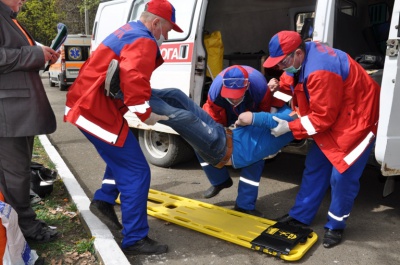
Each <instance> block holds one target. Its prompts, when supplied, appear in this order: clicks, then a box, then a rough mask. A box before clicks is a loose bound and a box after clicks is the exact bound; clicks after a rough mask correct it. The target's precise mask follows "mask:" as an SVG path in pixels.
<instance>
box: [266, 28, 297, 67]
mask: <svg viewBox="0 0 400 265" xmlns="http://www.w3.org/2000/svg"><path fill="white" fill-rule="evenodd" d="M301 42H302V40H301V36H300V34H299V33H297V32H296V31H287V30H286V31H285V30H284V31H280V32H278V33H277V34H275V35H274V36H273V37H272V38H271V40H270V42H269V57H268V58H267V60H265V62H264V64H263V66H264V67H265V68H271V67H274V66H275V65H276V64H278V63H279V62H280V61H282V60H283V58H285V56H286V55H288V54H291V53H292V52H294V51H295V50H296V49H297V48H298V47H299V46H300V44H301Z"/></svg>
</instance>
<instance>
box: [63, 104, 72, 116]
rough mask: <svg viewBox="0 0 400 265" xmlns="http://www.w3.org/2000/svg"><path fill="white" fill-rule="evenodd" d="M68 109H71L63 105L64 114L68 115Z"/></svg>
mask: <svg viewBox="0 0 400 265" xmlns="http://www.w3.org/2000/svg"><path fill="white" fill-rule="evenodd" d="M70 110H71V108H70V107H68V106H65V110H64V115H65V116H67V115H68V112H69V111H70Z"/></svg>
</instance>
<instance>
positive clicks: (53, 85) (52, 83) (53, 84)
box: [49, 74, 56, 87]
mask: <svg viewBox="0 0 400 265" xmlns="http://www.w3.org/2000/svg"><path fill="white" fill-rule="evenodd" d="M49 85H50V87H55V86H56V84H55V83H54V82H53V81H51V78H50V74H49Z"/></svg>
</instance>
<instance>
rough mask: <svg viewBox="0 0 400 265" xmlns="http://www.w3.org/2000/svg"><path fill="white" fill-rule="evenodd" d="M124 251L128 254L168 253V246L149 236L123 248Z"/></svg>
mask: <svg viewBox="0 0 400 265" xmlns="http://www.w3.org/2000/svg"><path fill="white" fill-rule="evenodd" d="M122 251H123V252H124V253H125V254H126V255H141V254H143V255H152V254H163V253H167V251H168V246H167V245H161V244H159V243H158V242H157V241H155V240H153V239H150V238H149V237H148V236H146V237H145V238H143V239H141V240H139V241H137V242H136V243H135V244H133V245H132V246H130V247H127V248H123V249H122Z"/></svg>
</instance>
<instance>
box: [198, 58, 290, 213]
mask: <svg viewBox="0 0 400 265" xmlns="http://www.w3.org/2000/svg"><path fill="white" fill-rule="evenodd" d="M283 104H284V102H283V101H280V100H277V99H275V100H274V99H273V97H272V94H271V92H270V91H269V89H268V85H267V81H266V79H265V77H264V76H263V75H262V74H261V73H260V72H259V71H257V70H256V69H254V68H252V67H250V66H245V65H233V66H230V67H228V68H226V69H224V70H223V71H222V72H221V73H220V74H218V76H217V77H216V78H215V79H214V81H213V82H212V84H211V87H210V90H209V92H208V98H207V101H206V103H205V104H204V105H203V109H204V110H205V111H206V112H207V113H208V114H209V115H210V116H211V117H212V118H213V119H214V120H215V121H216V122H218V123H219V124H221V125H223V126H224V127H229V126H230V125H232V124H234V123H235V121H236V120H237V119H238V116H239V115H240V114H241V113H243V112H246V111H251V112H260V111H264V112H270V111H271V107H275V108H279V107H281V106H282V105H283ZM197 157H198V159H199V161H200V164H201V167H202V168H203V170H204V172H205V173H206V175H207V178H208V180H209V181H210V183H211V187H210V188H209V189H207V190H206V191H205V192H204V194H203V196H204V197H205V198H212V197H214V196H216V195H217V194H218V193H219V192H220V191H221V190H222V189H225V188H229V187H231V186H232V184H233V182H232V179H231V177H230V176H229V171H228V169H227V168H226V167H225V166H224V167H222V168H217V167H214V166H212V165H210V164H209V163H207V162H205V161H204V160H203V159H202V158H201V157H200V156H199V155H197ZM263 169H264V160H260V161H258V162H256V163H254V164H252V165H250V166H246V167H244V168H242V169H241V172H240V178H239V185H238V196H237V198H236V203H235V207H234V209H235V210H236V211H240V212H244V213H247V214H252V215H256V216H263V214H262V213H261V212H259V211H257V210H256V209H255V204H256V200H257V195H258V187H259V185H260V179H261V174H262V171H263Z"/></svg>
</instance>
